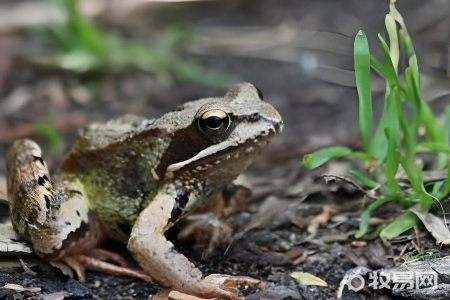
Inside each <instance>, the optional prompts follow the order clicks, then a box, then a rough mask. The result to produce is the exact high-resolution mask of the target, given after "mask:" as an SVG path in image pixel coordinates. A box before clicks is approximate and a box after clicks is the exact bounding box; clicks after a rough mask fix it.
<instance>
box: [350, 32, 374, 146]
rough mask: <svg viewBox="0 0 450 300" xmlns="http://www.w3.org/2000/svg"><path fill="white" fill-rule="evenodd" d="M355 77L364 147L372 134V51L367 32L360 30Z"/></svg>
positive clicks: (356, 38) (356, 40)
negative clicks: (370, 50) (370, 51)
mask: <svg viewBox="0 0 450 300" xmlns="http://www.w3.org/2000/svg"><path fill="white" fill-rule="evenodd" d="M354 59H355V77H356V87H357V90H358V98H359V130H360V131H361V138H362V141H363V145H364V149H365V150H368V149H370V142H371V140H370V139H371V136H372V95H371V93H370V53H369V43H368V41H367V37H366V34H365V33H364V32H363V31H359V32H358V34H357V35H356V37H355V43H354Z"/></svg>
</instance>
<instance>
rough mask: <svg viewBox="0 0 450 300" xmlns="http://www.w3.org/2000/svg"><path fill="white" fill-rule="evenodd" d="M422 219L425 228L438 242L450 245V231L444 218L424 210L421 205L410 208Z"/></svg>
mask: <svg viewBox="0 0 450 300" xmlns="http://www.w3.org/2000/svg"><path fill="white" fill-rule="evenodd" d="M409 210H410V211H412V212H413V213H414V214H415V215H416V216H417V217H418V218H419V219H420V221H422V223H423V225H425V228H426V229H427V230H428V231H429V232H430V233H431V235H432V236H433V237H434V238H435V239H436V243H437V244H442V245H450V231H449V230H448V228H447V225H445V222H444V219H443V218H439V217H437V216H435V215H433V214H431V213H428V212H424V211H423V209H422V208H421V207H420V206H414V207H412V208H410V209H409Z"/></svg>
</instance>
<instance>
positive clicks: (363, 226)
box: [355, 196, 392, 238]
mask: <svg viewBox="0 0 450 300" xmlns="http://www.w3.org/2000/svg"><path fill="white" fill-rule="evenodd" d="M389 201H392V198H391V197H388V196H382V197H380V198H378V199H377V200H375V201H374V202H372V203H371V204H370V205H369V206H367V208H366V209H365V210H364V211H363V212H362V214H361V217H360V220H359V230H358V232H357V233H355V237H356V238H360V237H362V236H363V235H365V234H366V233H367V231H368V230H369V219H370V216H371V214H372V211H374V210H375V209H377V208H378V207H380V206H381V205H383V204H385V203H387V202H389Z"/></svg>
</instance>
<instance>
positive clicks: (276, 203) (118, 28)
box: [0, 0, 450, 300]
mask: <svg viewBox="0 0 450 300" xmlns="http://www.w3.org/2000/svg"><path fill="white" fill-rule="evenodd" d="M36 2H39V1H36ZM97 2H98V3H103V2H101V1H92V3H97ZM116 2H117V3H116ZM116 2H115V1H106V2H105V3H109V4H110V6H107V7H106V8H103V9H101V8H97V7H94V8H95V9H94V8H92V7H91V8H88V10H89V9H90V10H89V11H90V14H91V15H96V17H95V18H96V20H97V21H98V22H99V24H102V26H103V27H104V28H106V29H107V30H110V31H114V32H120V33H124V34H126V35H127V36H129V37H130V38H132V39H133V40H135V41H139V42H142V43H144V44H148V45H151V44H152V43H155V41H158V40H159V39H160V38H161V35H162V34H163V32H164V29H167V28H169V27H170V26H173V24H174V23H177V24H178V25H181V26H184V27H186V28H189V29H190V30H191V31H192V32H193V39H192V40H191V41H189V42H188V43H186V44H182V45H180V46H179V49H178V48H177V51H179V53H180V55H182V56H183V57H185V58H186V59H191V60H193V61H196V62H198V63H199V64H200V65H201V66H202V67H203V68H205V69H206V70H208V71H215V72H221V73H224V74H228V75H230V76H233V78H235V79H234V81H236V82H239V81H248V82H251V83H253V84H255V85H256V86H258V87H259V88H260V89H261V90H262V92H263V94H264V98H265V101H267V102H270V103H271V104H273V105H274V106H275V107H276V108H277V109H278V110H279V112H280V113H281V115H282V116H283V119H284V122H285V130H284V132H283V134H282V136H281V137H280V138H279V139H278V140H277V141H276V143H275V144H274V145H273V147H271V148H270V149H267V151H265V152H264V153H262V155H261V156H260V157H258V158H257V159H256V160H255V162H254V163H253V165H252V166H251V168H250V169H249V170H248V172H246V174H245V176H244V179H243V182H245V185H246V186H248V187H249V188H250V190H251V192H252V201H251V203H250V204H248V205H246V206H245V208H244V209H242V210H240V211H239V212H237V213H236V214H235V215H234V216H233V220H232V221H233V222H234V223H237V224H238V225H237V226H236V229H235V231H236V232H235V234H234V237H233V238H232V239H231V240H228V241H225V242H224V243H223V244H222V245H220V246H218V247H217V248H216V249H215V251H214V254H213V255H212V256H211V257H209V258H208V259H206V258H205V257H204V253H205V252H204V250H205V244H204V243H202V242H201V241H198V240H197V241H193V240H192V239H188V240H178V239H177V238H176V236H177V235H176V234H177V230H180V228H181V229H182V228H183V227H182V226H183V225H180V226H179V227H178V228H175V230H174V231H173V232H172V233H171V234H170V237H171V239H172V240H173V241H174V243H175V244H176V245H177V249H179V250H180V251H181V252H183V253H185V254H186V255H188V257H189V258H190V259H191V260H192V261H193V262H194V263H195V264H196V265H198V266H199V268H200V269H201V270H202V271H203V272H204V273H205V274H211V273H224V274H231V275H248V276H251V277H255V278H260V279H262V280H264V281H265V282H266V283H267V284H268V289H267V290H266V291H260V290H257V289H251V288H250V289H247V290H245V289H244V290H243V291H242V293H243V294H244V295H245V296H246V297H247V299H336V298H337V296H338V294H339V289H340V285H341V281H342V280H343V278H344V277H345V275H346V272H347V271H349V270H351V269H353V268H355V267H357V266H358V267H365V268H368V269H371V270H379V269H382V268H388V267H391V266H394V265H396V263H397V262H398V260H397V259H398V257H399V256H400V255H407V254H411V255H412V254H417V251H416V250H417V244H419V245H418V246H419V248H420V249H427V248H437V246H436V245H435V244H434V240H433V239H432V238H431V237H430V236H429V235H428V234H427V233H426V231H425V230H422V231H420V232H409V233H408V234H405V235H403V236H402V237H401V238H398V239H396V240H394V241H390V242H386V241H381V240H380V239H378V238H368V239H364V240H360V241H359V242H355V241H356V239H355V238H354V233H355V232H356V231H357V230H358V225H359V223H358V222H359V220H358V218H359V215H360V213H361V211H362V209H363V208H364V205H365V204H366V200H365V199H364V197H363V196H362V194H361V193H360V192H359V191H358V190H356V189H354V188H351V187H348V186H346V185H344V184H342V183H339V182H332V183H330V184H325V183H324V180H323V179H321V178H318V176H319V175H320V174H323V173H327V174H344V173H345V171H346V170H348V169H350V168H354V167H356V168H357V167H358V166H357V165H355V162H353V161H346V160H343V161H338V162H334V163H331V164H329V165H327V166H325V167H323V168H321V169H318V170H314V171H307V170H306V169H305V168H304V167H302V165H301V157H302V156H303V155H304V154H306V153H309V152H311V151H313V150H316V149H319V148H322V147H325V146H329V145H336V144H339V145H347V146H351V147H354V148H357V147H358V146H360V139H359V136H358V127H357V122H358V119H357V118H358V117H357V111H358V107H357V94H356V89H355V83H354V75H353V71H352V70H353V57H352V53H353V39H354V36H355V34H356V33H357V32H358V31H359V30H360V29H363V30H364V31H365V32H366V34H367V35H368V37H369V40H370V46H371V47H372V46H373V50H374V51H375V53H379V52H380V49H379V46H378V43H377V40H376V35H377V33H378V32H383V28H384V16H385V14H386V13H387V12H388V2H387V1H370V2H369V1H358V0H344V1H333V0H320V1H277V0H261V1H234V0H233V1H197V2H186V3H184V2H180V3H164V4H145V5H144V4H140V6H139V1H130V2H129V4H127V5H125V4H119V2H120V1H116ZM30 3H31V2H27V1H20V2H14V1H4V3H0V20H2V19H3V20H10V19H11V20H22V19H23V20H26V22H25V21H24V22H25V24H27V25H28V23H27V22H32V21H35V22H37V23H36V24H32V25H33V26H37V24H39V23H40V22H43V23H45V22H46V19H45V14H44V17H41V18H39V17H40V16H41V12H40V11H39V10H35V11H34V10H31V13H30V10H20V9H19V7H21V5H22V6H23V7H25V6H26V5H27V4H30ZM114 5H115V6H114ZM121 5H123V7H122V6H121ZM133 5H134V6H133ZM88 6H89V5H88ZM94 6H95V5H94ZM397 7H398V10H399V11H400V12H401V13H402V14H403V16H404V18H405V21H406V24H407V26H408V28H409V30H410V34H411V36H412V38H413V42H414V45H415V47H416V51H417V54H418V58H419V64H420V67H421V71H422V73H423V76H424V80H423V91H424V97H425V99H426V100H427V101H428V102H429V103H430V105H431V106H432V107H433V109H435V110H436V111H441V110H442V108H443V107H444V106H445V105H448V104H449V103H450V96H449V95H450V84H449V78H448V72H449V71H448V60H449V53H448V49H447V47H448V34H447V33H448V11H449V4H448V3H447V1H445V0H443V1H441V0H430V1H427V2H426V3H423V1H419V0H414V1H412V0H409V1H406V0H403V1H399V2H398V5H397ZM13 13H17V14H19V15H18V16H17V17H16V18H14V17H13V16H8V15H9V14H11V15H12V14H13ZM26 13H28V14H31V15H32V16H35V17H33V18H31V17H27V16H25V17H23V15H22V14H26ZM31 15H30V16H31ZM2 16H3V18H2ZM19 16H21V17H20V18H19ZM7 17H8V18H7ZM47 21H48V20H47ZM20 25H21V24H15V23H14V22H12V21H11V22H10V23H8V21H4V22H3V23H2V22H1V21H0V34H1V35H0V192H1V191H6V187H5V153H6V149H7V147H8V145H9V144H10V143H11V142H12V141H13V140H14V139H18V138H22V137H31V138H33V139H35V140H36V141H38V142H39V143H40V144H41V145H42V146H43V147H44V150H45V151H44V152H45V153H46V154H45V159H46V161H47V163H48V165H49V166H50V168H51V169H52V170H57V166H58V165H59V163H60V161H61V159H62V157H63V154H64V153H65V152H67V150H68V149H70V146H71V144H72V143H73V141H74V139H75V137H76V134H77V128H79V127H82V126H84V125H86V124H87V123H89V122H92V121H96V122H99V121H105V120H108V119H111V118H114V117H117V116H120V115H123V114H125V113H132V114H139V115H143V116H145V117H147V118H153V117H157V116H159V115H161V114H162V113H164V112H166V111H169V110H171V109H172V108H174V107H176V106H177V105H179V104H181V103H183V102H185V101H189V100H193V99H198V98H202V97H209V96H221V95H223V94H224V93H225V91H226V90H227V88H228V87H229V86H230V85H231V84H225V83H224V84H223V85H222V87H211V86H205V85H202V84H199V83H194V82H190V81H182V80H178V79H172V80H170V81H167V80H166V81H161V80H159V79H158V78H157V76H155V74H150V73H145V72H139V71H132V72H126V73H121V74H103V75H101V76H97V75H96V76H94V77H92V76H86V75H82V76H80V75H76V74H73V73H69V72H62V71H60V70H50V69H39V68H36V67H32V66H30V65H29V64H26V63H23V60H22V59H18V57H28V56H32V55H37V54H40V53H43V52H44V53H45V52H46V51H48V49H45V46H43V45H42V43H41V42H39V41H37V40H36V39H34V38H29V37H26V35H23V34H22V33H21V31H19V30H18V27H17V26H20ZM22 25H23V24H22ZM92 82H96V83H97V85H96V88H94V89H92V88H89V87H90V86H92ZM383 89H384V83H383V82H382V81H381V80H379V79H378V78H375V79H374V96H375V110H376V112H377V114H379V112H380V110H381V107H382V100H383ZM51 115H54V116H55V119H56V120H55V122H54V124H53V126H55V128H56V129H57V130H58V132H60V133H61V134H62V135H63V139H62V142H61V143H60V144H59V146H58V148H57V149H56V150H55V151H54V153H53V154H50V153H49V150H48V148H47V147H46V145H47V143H46V139H45V138H43V137H42V136H41V135H37V134H35V133H34V124H49V120H50V119H51V117H50V116H51ZM0 196H1V194H0ZM0 198H2V197H0ZM400 210H401V208H400V207H396V206H392V207H391V206H389V207H385V208H384V209H382V210H380V211H378V212H377V215H376V216H375V217H379V218H380V219H383V220H386V219H389V218H392V217H394V216H395V215H396V214H397V213H398V211H400ZM320 218H324V221H323V222H321V221H320V220H321V219H320ZM6 222H8V213H7V205H6V204H4V203H0V223H6ZM183 224H184V223H183ZM249 224H251V225H249ZM106 247H107V248H108V249H112V250H114V251H118V252H119V253H121V254H123V255H125V256H126V257H127V258H128V259H129V260H130V263H132V264H133V262H132V260H131V258H130V256H129V255H128V254H127V251H126V247H125V246H124V245H120V244H117V243H114V242H109V243H108V244H107V245H106ZM447 250H448V249H446V248H442V249H440V253H439V255H441V256H444V255H446V253H447ZM17 258H18V257H17V255H11V254H10V255H6V254H5V255H1V254H0V270H1V271H0V287H1V286H4V285H5V284H17V285H20V286H22V287H27V288H29V287H39V288H41V289H40V290H34V291H33V290H27V291H19V290H17V289H5V288H0V299H8V300H9V299H147V298H148V297H149V295H153V294H155V293H156V292H158V291H160V290H161V289H160V288H159V287H158V286H156V285H152V284H147V283H143V282H138V281H135V280H132V279H128V278H113V277H110V276H106V275H103V274H97V273H94V272H89V273H88V274H87V283H86V284H81V283H79V282H78V281H76V280H74V279H69V278H68V277H66V276H65V275H63V274H61V272H59V271H58V270H55V269H53V268H51V267H50V266H48V265H47V264H46V263H44V262H42V261H41V260H39V259H37V258H36V257H34V256H32V255H28V256H23V257H22V258H23V260H24V261H25V263H26V264H27V265H28V266H29V267H30V268H31V271H28V270H26V269H24V268H23V267H22V266H21V265H20V263H18V259H17ZM33 272H34V273H33ZM292 272H306V273H310V274H312V275H315V276H317V277H318V278H320V279H322V280H324V281H325V282H326V283H327V284H328V286H327V287H323V286H315V285H304V284H299V283H298V282H296V281H295V280H294V279H293V278H292V277H291V276H290V275H291V274H292ZM366 279H367V278H366ZM446 283H448V282H446ZM449 293H450V292H449ZM405 297H408V295H405V294H402V293H399V292H395V291H393V290H391V289H386V288H385V289H371V288H368V287H366V288H364V289H362V290H360V291H357V292H355V291H351V290H349V289H348V287H346V288H344V289H343V294H342V298H343V299H403V298H405ZM445 297H446V296H445V295H444V297H443V298H442V299H447V298H445ZM424 299H425V298H424ZM428 299H431V298H428Z"/></svg>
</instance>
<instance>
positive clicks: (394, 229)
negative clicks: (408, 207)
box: [380, 211, 419, 240]
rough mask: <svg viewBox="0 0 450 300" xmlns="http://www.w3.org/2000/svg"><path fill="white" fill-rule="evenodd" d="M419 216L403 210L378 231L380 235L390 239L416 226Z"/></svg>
mask: <svg viewBox="0 0 450 300" xmlns="http://www.w3.org/2000/svg"><path fill="white" fill-rule="evenodd" d="M418 221H419V218H418V217H417V216H416V215H415V214H414V213H413V212H411V211H407V212H404V213H403V214H401V215H400V216H398V217H397V218H395V220H394V221H392V222H391V223H389V224H388V226H386V227H385V228H384V229H383V230H382V231H381V233H380V237H382V238H385V239H388V240H389V239H392V238H395V237H397V236H399V235H400V234H402V233H404V232H405V231H408V230H409V229H411V228H413V227H414V226H416V224H417V222H418Z"/></svg>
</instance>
